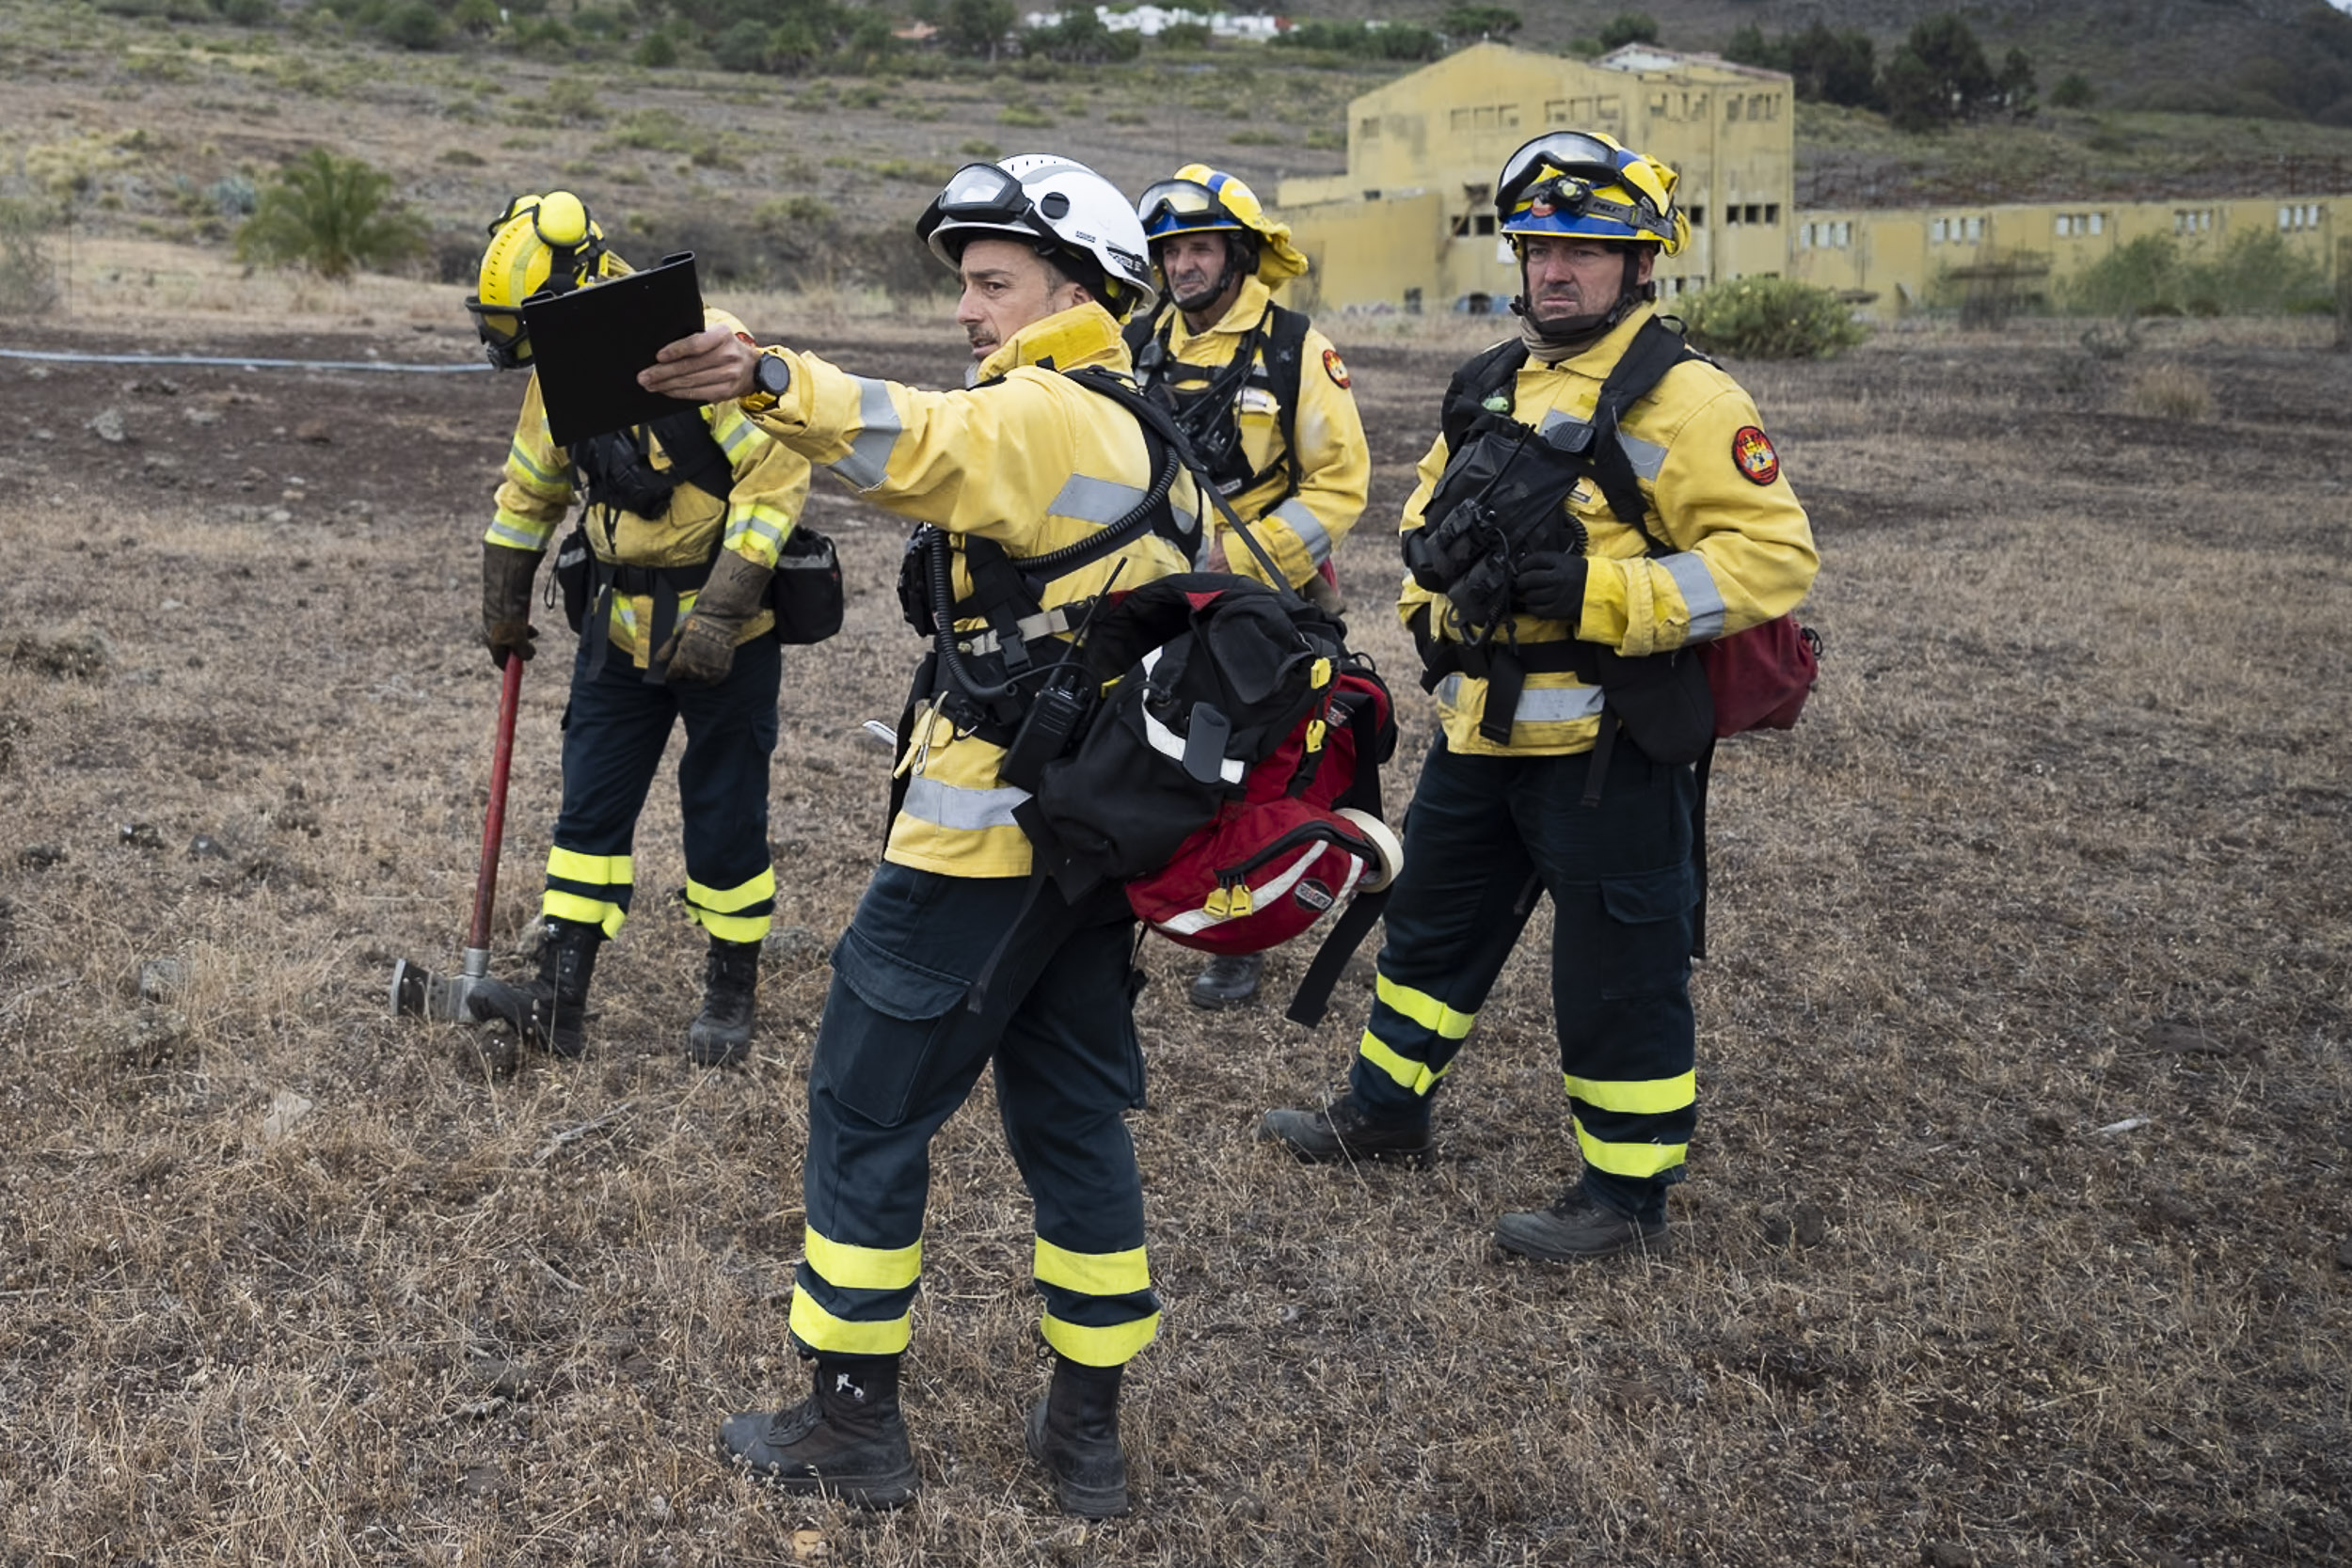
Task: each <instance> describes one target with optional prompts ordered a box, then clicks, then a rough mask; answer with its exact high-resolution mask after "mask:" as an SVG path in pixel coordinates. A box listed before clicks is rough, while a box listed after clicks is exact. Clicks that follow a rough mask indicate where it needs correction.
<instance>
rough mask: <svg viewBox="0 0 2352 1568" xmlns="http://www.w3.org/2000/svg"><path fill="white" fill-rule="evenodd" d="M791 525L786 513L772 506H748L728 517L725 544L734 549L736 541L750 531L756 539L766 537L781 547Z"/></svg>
mask: <svg viewBox="0 0 2352 1568" xmlns="http://www.w3.org/2000/svg"><path fill="white" fill-rule="evenodd" d="M791 526H792V525H791V523H790V521H789V520H788V519H786V518H785V516H784V514H783V513H781V512H778V511H776V510H775V509H774V508H772V507H766V506H758V505H753V506H748V507H745V508H744V509H743V510H742V511H741V512H739V513H737V514H736V515H734V516H732V517H730V518H729V519H728V521H727V531H726V536H725V539H724V544H725V546H726V547H727V548H728V549H733V548H735V545H736V541H738V540H739V539H741V538H742V537H743V536H744V535H745V534H747V533H748V534H750V535H751V536H752V537H753V538H755V539H765V540H767V541H768V543H770V544H771V545H774V546H778V547H781V546H783V544H784V531H785V530H786V529H787V528H789V527H791Z"/></svg>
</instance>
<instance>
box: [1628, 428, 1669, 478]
mask: <svg viewBox="0 0 2352 1568" xmlns="http://www.w3.org/2000/svg"><path fill="white" fill-rule="evenodd" d="M1617 445H1619V446H1621V447H1623V448H1624V449H1625V454H1626V455H1627V456H1628V457H1629V458H1631V459H1633V471H1634V472H1635V473H1637V474H1640V475H1641V476H1642V477H1643V478H1644V479H1646V480H1648V481H1649V482H1650V483H1652V484H1655V483H1658V470H1659V469H1661V468H1662V467H1665V466H1666V449H1665V448H1663V447H1661V446H1660V445H1658V444H1657V443H1656V442H1654V441H1645V440H1643V439H1642V438H1641V437H1640V436H1628V435H1627V434H1626V433H1625V432H1624V431H1622V430H1620V431H1618V432H1617Z"/></svg>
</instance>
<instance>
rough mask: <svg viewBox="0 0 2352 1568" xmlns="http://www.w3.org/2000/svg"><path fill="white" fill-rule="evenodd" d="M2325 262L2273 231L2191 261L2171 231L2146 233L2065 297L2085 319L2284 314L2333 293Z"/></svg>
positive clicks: (2068, 288) (2077, 279) (2255, 232)
mask: <svg viewBox="0 0 2352 1568" xmlns="http://www.w3.org/2000/svg"><path fill="white" fill-rule="evenodd" d="M2327 286H2328V285H2327V275H2326V272H2325V270H2324V269H2323V268H2322V267H2321V266H2320V264H2319V263H2318V262H2317V261H2314V260H2312V258H2311V257H2309V256H2306V255H2304V254H2303V253H2302V252H2301V251H2299V250H2296V248H2295V247H2294V246H2293V245H2289V244H2288V243H2287V240H2286V236H2285V235H2283V234H2280V233H2279V232H2278V231H2277V230H2270V229H2242V230H2238V231H2237V232H2236V233H2234V234H2233V235H2231V236H2230V238H2229V240H2228V242H2227V243H2226V244H2224V245H2222V247H2221V249H2220V251H2219V253H2218V254H2217V255H2215V256H2213V257H2212V258H2211V259H2210V260H2206V261H2188V260H2186V259H2185V257H2184V256H2183V254H2182V251H2181V246H2180V243H2179V242H2178V241H2176V240H2174V239H2173V238H2172V236H2170V235H2169V234H2143V235H2141V236H2140V237H2139V238H2138V239H2137V240H2134V241H2132V242H2131V243H2130V244H2128V245H2121V246H2118V247H2117V248H2116V249H2115V250H2113V251H2111V252H2109V253H2108V254H2107V255H2106V256H2103V257H2101V258H2100V259H2099V260H2098V261H2094V262H2092V263H2091V264H2090V266H2088V267H2085V268H2084V269H2083V270H2082V271H2081V272H2079V273H2077V274H2075V275H2074V277H2073V279H2071V280H2070V281H2069V282H2068V283H2067V284H2066V285H2065V287H2064V289H2063V291H2062V293H2061V297H2062V299H2063V300H2064V302H2065V305H2066V307H2067V309H2071V310H2073V311H2074V312H2075V313H2077V314H2079V315H2087V316H2125V317H2129V316H2178V315H2184V314H2188V315H2200V316H2214V315H2237V316H2262V315H2279V314H2282V313H2287V312H2293V311H2300V310H2306V309H2313V308H2314V305H2315V303H2317V302H2321V301H2323V300H2324V296H2325V295H2326V293H2327Z"/></svg>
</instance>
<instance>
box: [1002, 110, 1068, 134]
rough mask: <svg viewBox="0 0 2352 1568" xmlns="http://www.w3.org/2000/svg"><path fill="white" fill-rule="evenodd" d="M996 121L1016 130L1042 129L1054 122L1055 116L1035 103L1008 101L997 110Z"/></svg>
mask: <svg viewBox="0 0 2352 1568" xmlns="http://www.w3.org/2000/svg"><path fill="white" fill-rule="evenodd" d="M996 123H997V124H999V125H1009V126H1010V127H1012V128H1013V129H1014V130H1016V131H1041V130H1043V129H1045V128H1046V127H1047V126H1049V125H1051V124H1053V123H1054V117H1053V116H1052V115H1049V114H1047V113H1046V112H1045V111H1044V110H1043V109H1041V108H1039V107H1038V106H1037V105H1036V104H1034V103H1008V104H1006V105H1005V106H1004V107H1003V108H1002V109H1000V110H998V111H997V112H996Z"/></svg>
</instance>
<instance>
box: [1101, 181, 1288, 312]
mask: <svg viewBox="0 0 2352 1568" xmlns="http://www.w3.org/2000/svg"><path fill="white" fill-rule="evenodd" d="M1136 217H1137V218H1139V219H1141V220H1142V222H1143V233H1144V237H1145V238H1146V239H1149V240H1152V241H1153V242H1157V241H1160V240H1165V239H1169V238H1172V237H1173V236H1175V235H1178V234H1216V233H1227V234H1244V235H1247V236H1248V244H1249V247H1250V249H1251V251H1252V252H1253V253H1254V254H1255V256H1256V258H1257V260H1256V267H1257V274H1258V277H1259V278H1260V279H1261V280H1263V282H1266V283H1269V284H1272V283H1279V282H1282V281H1283V280H1285V279H1287V278H1292V277H1301V276H1303V275H1304V274H1305V273H1306V271H1307V258H1306V257H1305V256H1303V255H1301V254H1299V250H1298V247H1297V246H1296V245H1292V244H1291V228H1290V225H1289V224H1287V223H1277V222H1275V221H1274V220H1273V219H1272V218H1270V217H1268V216H1266V211H1265V208H1264V207H1263V206H1262V205H1260V203H1259V201H1258V193H1257V192H1255V191H1253V190H1251V189H1250V188H1249V187H1248V185H1246V184H1244V183H1242V182H1241V181H1240V180H1239V179H1237V178H1235V177H1234V176H1232V175H1231V174H1226V173H1223V172H1222V171H1220V170H1217V169H1214V168H1211V167H1210V166H1208V165H1206V164H1186V165H1185V166H1184V167H1182V168H1180V169H1178V170H1177V171H1176V173H1175V176H1174V177H1173V178H1172V179H1168V180H1163V181H1161V182H1159V183H1158V184H1156V185H1153V186H1152V187H1151V188H1150V189H1148V190H1146V191H1145V192H1144V193H1143V196H1142V198H1140V199H1138V200H1137V201H1136Z"/></svg>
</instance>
